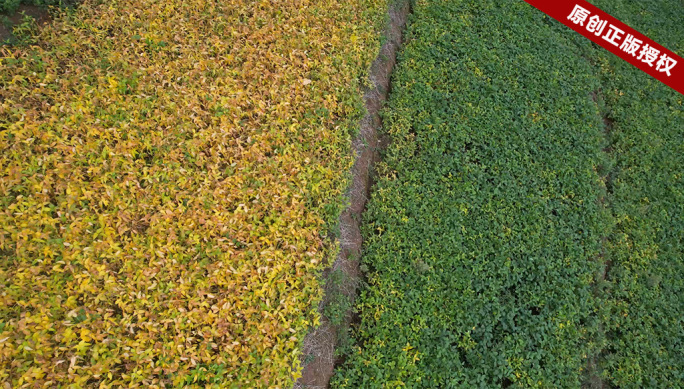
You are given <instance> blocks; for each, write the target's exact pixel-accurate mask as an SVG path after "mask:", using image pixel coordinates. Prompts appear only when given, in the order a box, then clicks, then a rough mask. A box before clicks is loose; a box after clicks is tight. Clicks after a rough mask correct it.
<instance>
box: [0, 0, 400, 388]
mask: <svg viewBox="0 0 684 389" xmlns="http://www.w3.org/2000/svg"><path fill="white" fill-rule="evenodd" d="M386 9H387V3H386V2H385V1H379V2H375V1H370V0H352V1H348V2H336V1H327V0H293V1H276V0H272V1H260V2H258V1H247V0H228V1H211V0H189V1H179V0H167V1H153V0H142V1H133V0H113V1H107V2H104V1H86V2H84V3H83V4H81V5H79V7H78V8H76V9H75V10H70V11H64V12H62V14H61V15H59V16H56V17H55V18H54V20H53V21H52V22H51V23H50V24H49V25H47V26H46V27H44V28H42V29H41V30H40V31H39V32H38V33H37V35H35V36H34V37H33V38H32V39H31V41H30V42H29V43H28V44H24V45H19V46H12V47H11V46H6V47H4V48H2V49H0V50H2V52H1V54H0V69H1V70H2V71H0V255H1V257H2V261H0V288H1V292H0V382H2V383H5V386H7V385H9V386H11V387H15V388H20V387H64V388H66V387H73V388H77V387H85V386H88V387H100V388H107V387H121V386H123V387H150V388H154V387H157V388H160V387H178V386H181V387H182V386H188V387H236V388H237V387H245V388H246V387H282V388H285V387H289V386H291V385H292V383H293V380H294V379H296V377H297V376H298V374H299V373H298V370H299V361H298V355H299V351H298V348H299V345H300V344H301V341H302V339H303V337H304V335H305V333H306V331H307V328H308V327H309V326H310V325H312V324H314V323H315V322H316V321H317V316H316V313H315V312H314V311H315V309H314V308H315V305H316V302H317V301H318V300H319V299H320V293H321V292H320V286H319V281H318V279H317V274H318V272H319V271H320V270H321V268H322V263H323V262H324V260H325V257H326V256H327V255H331V254H332V252H333V251H334V248H333V247H330V248H327V247H326V245H323V242H324V237H325V236H326V235H327V234H328V231H329V229H330V228H331V226H332V225H334V223H335V220H336V217H337V215H338V214H339V209H340V207H341V204H342V194H343V193H344V190H345V188H346V176H345V175H344V174H340V172H344V171H348V170H349V168H350V166H351V162H352V153H351V151H350V138H351V136H352V135H353V133H354V131H355V127H356V125H357V122H358V118H359V116H360V114H362V111H363V104H362V99H361V93H360V86H361V85H360V84H361V83H363V80H364V74H365V72H366V70H367V69H368V67H369V64H370V61H371V59H372V58H374V57H375V56H376V55H377V49H378V47H379V43H380V36H381V33H380V31H381V28H382V26H383V24H384V15H385V11H386Z"/></svg>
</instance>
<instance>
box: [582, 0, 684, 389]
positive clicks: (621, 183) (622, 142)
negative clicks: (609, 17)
mask: <svg viewBox="0 0 684 389" xmlns="http://www.w3.org/2000/svg"><path fill="white" fill-rule="evenodd" d="M596 5H597V6H599V7H602V8H603V9H605V10H607V11H609V12H610V13H611V14H613V15H614V16H616V17H617V18H619V19H620V20H623V21H624V22H626V23H627V24H629V25H631V26H633V27H635V28H636V29H637V30H639V31H640V32H643V33H644V34H646V35H647V36H649V37H651V38H652V39H654V40H655V41H656V42H658V43H660V44H662V45H664V46H665V47H667V48H668V49H671V50H673V51H675V52H677V53H678V54H679V55H680V56H681V55H683V54H684V20H683V19H682V14H681V13H680V12H673V10H675V9H681V6H682V4H681V2H678V1H674V0H666V1H646V2H643V1H628V0H602V1H597V2H596ZM594 56H595V60H596V62H597V63H600V64H601V66H599V67H598V68H599V69H600V74H601V76H602V91H603V92H602V93H603V95H604V99H605V116H606V117H607V119H608V123H609V135H608V138H609V140H610V150H611V155H612V163H611V165H612V166H613V168H612V169H611V171H612V173H611V177H610V181H609V183H610V191H611V196H610V204H611V211H612V217H613V219H614V229H613V231H612V233H611V234H610V235H608V237H609V239H608V241H607V247H606V254H607V255H606V260H607V261H608V265H609V266H608V271H607V274H606V281H607V282H605V283H604V284H605V290H604V292H603V293H604V294H605V296H606V306H605V308H606V310H605V312H604V317H603V322H604V326H603V327H604V331H605V335H606V341H607V344H606V346H605V350H604V351H603V354H602V361H601V362H602V363H601V364H602V366H601V367H602V369H603V374H602V376H603V377H604V379H605V380H606V381H607V382H609V383H611V384H612V385H613V386H614V387H620V388H678V387H681V386H682V385H683V383H684V319H683V318H684V104H683V101H684V96H682V95H681V94H678V93H677V92H675V91H674V90H672V89H670V88H668V87H667V86H665V85H664V84H662V83H661V82H659V81H657V80H655V79H653V78H651V77H648V76H647V75H645V74H643V72H641V71H640V70H638V69H636V68H634V67H632V66H630V65H629V64H627V63H626V62H624V61H622V60H621V59H619V58H617V57H615V56H612V55H610V54H607V53H605V52H603V51H596V53H595V54H594ZM677 66H681V65H677ZM680 71H681V68H680Z"/></svg>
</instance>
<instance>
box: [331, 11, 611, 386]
mask: <svg viewBox="0 0 684 389" xmlns="http://www.w3.org/2000/svg"><path fill="white" fill-rule="evenodd" d="M547 20H548V19H546V17H545V16H544V15H543V14H541V13H539V12H538V11H537V10H535V9H533V8H532V7H530V6H529V5H527V4H525V3H524V2H522V1H509V2H505V3H502V2H500V1H449V2H443V1H434V0H424V1H418V2H417V3H416V4H415V5H414V14H413V16H412V18H411V21H410V25H409V27H408V31H407V43H406V46H405V48H404V50H403V53H402V55H401V56H400V60H399V61H400V62H399V67H398V69H397V70H396V73H395V75H394V81H393V82H394V84H393V88H394V89H393V91H394V92H393V94H392V97H391V100H390V103H389V109H388V110H387V112H386V118H385V126H386V128H387V131H388V132H389V133H390V134H391V136H392V139H393V143H392V145H391V146H390V148H389V149H388V151H387V153H386V156H385V163H384V164H383V165H382V166H381V167H380V169H379V170H380V174H381V177H380V179H379V182H378V183H377V185H376V187H375V192H374V195H373V198H372V200H371V202H370V205H369V209H368V211H367V214H366V221H367V223H366V229H365V236H366V239H367V247H366V249H365V252H364V259H363V261H364V264H365V265H366V266H367V267H368V268H369V269H370V272H369V274H368V283H369V286H368V288H367V289H366V290H365V291H364V292H363V293H362V295H361V297H360V299H359V303H358V308H359V309H360V312H361V317H362V323H361V324H360V327H359V329H358V331H357V334H356V336H357V341H358V346H357V347H356V348H354V349H353V350H351V352H350V355H349V358H348V363H347V364H346V365H345V366H344V367H343V368H342V369H341V371H340V372H339V374H338V375H337V377H336V379H335V385H336V387H345V388H360V387H364V388H365V387H399V386H402V385H406V386H407V387H435V388H438V387H439V388H452V387H464V388H472V387H476V386H490V387H496V386H501V385H504V386H505V385H506V384H508V383H514V384H515V385H516V386H521V387H529V386H539V387H577V386H578V385H579V382H580V380H581V378H582V374H583V373H582V371H583V369H584V366H585V363H586V358H587V356H588V355H591V354H592V353H594V352H595V351H596V347H597V345H596V344H594V343H593V342H592V339H593V338H595V337H596V336H595V333H596V332H597V331H598V326H597V322H596V320H595V319H594V318H595V316H596V315H594V310H595V307H596V306H597V305H598V303H597V302H596V301H595V297H594V296H593V293H592V287H591V284H592V281H593V279H594V275H595V273H596V272H597V271H598V269H599V267H600V260H598V259H597V258H599V257H600V249H601V234H602V231H604V230H605V228H606V223H607V219H608V218H607V213H606V212H605V211H604V208H603V207H602V204H601V200H602V198H603V197H604V195H605V191H604V186H603V184H602V180H601V176H600V173H599V172H598V170H599V169H598V167H599V166H598V164H599V163H601V162H602V159H603V153H602V148H603V147H604V146H605V145H604V143H605V138H604V136H603V126H602V122H601V120H600V116H599V112H598V108H597V105H596V104H595V103H594V102H593V101H592V100H591V98H590V94H591V92H592V91H593V90H595V89H598V88H599V84H598V78H597V77H595V76H592V74H593V72H592V67H591V64H590V63H589V61H587V60H586V59H584V58H582V57H581V56H580V55H579V54H580V53H579V50H578V49H577V48H576V46H575V45H574V43H573V42H571V41H570V40H569V39H568V38H567V36H568V34H567V32H566V31H563V30H561V29H560V28H550V27H549V23H548V22H547ZM561 91H562V93H559V92H561Z"/></svg>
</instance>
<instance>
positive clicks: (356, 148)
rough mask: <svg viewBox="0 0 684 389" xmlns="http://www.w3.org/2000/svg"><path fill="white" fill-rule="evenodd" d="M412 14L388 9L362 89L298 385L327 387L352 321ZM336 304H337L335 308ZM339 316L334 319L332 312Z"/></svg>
mask: <svg viewBox="0 0 684 389" xmlns="http://www.w3.org/2000/svg"><path fill="white" fill-rule="evenodd" d="M409 13H410V1H407V0H399V1H395V2H392V3H391V4H390V5H389V7H388V11H387V16H388V21H387V26H386V27H385V30H384V31H383V38H384V40H383V42H384V43H383V45H382V47H381V48H380V51H379V53H378V56H377V57H376V58H375V60H374V61H373V63H372V64H371V67H370V71H369V75H368V77H369V80H370V86H369V87H367V88H366V90H365V91H364V97H363V99H364V106H365V109H366V113H365V115H364V116H363V118H362V119H361V121H360V125H359V127H360V129H359V133H358V135H357V136H356V137H355V139H354V140H353V141H352V150H353V153H354V165H353V167H352V170H351V180H350V184H349V189H348V193H347V196H346V198H347V199H348V203H347V205H346V208H345V209H344V210H343V211H342V213H341V214H340V218H339V253H338V255H337V257H336V259H335V261H334V263H333V264H332V265H331V266H330V267H329V268H328V269H326V271H325V272H324V281H325V287H324V296H323V299H322V300H321V303H320V304H319V306H318V311H319V313H320V314H321V321H320V325H319V326H318V327H317V328H315V329H314V330H312V331H311V332H309V334H307V336H306V337H305V338H304V341H303V347H302V356H301V361H302V366H303V370H302V376H301V378H300V379H298V380H297V382H296V383H295V388H301V389H304V388H308V389H314V388H327V387H328V384H329V382H330V378H331V377H332V375H333V373H334V368H335V366H336V365H337V362H339V361H338V358H337V357H336V355H335V348H336V346H337V345H338V344H339V339H340V336H341V335H342V334H343V333H345V332H346V330H347V329H348V327H349V325H350V323H351V322H352V320H353V312H352V308H353V300H354V299H355V297H356V293H357V289H358V286H359V283H360V280H361V277H362V272H361V270H360V269H359V258H360V256H361V246H362V241H363V238H362V236H361V230H360V224H361V214H362V213H363V211H364V209H365V207H366V202H367V201H368V198H369V195H370V188H371V186H372V184H373V179H372V171H373V167H374V166H375V164H376V163H377V162H378V161H379V160H380V152H381V151H382V150H383V149H384V148H386V147H387V145H388V143H389V138H388V137H384V136H382V135H380V134H379V131H378V130H379V129H380V128H381V127H382V118H381V117H380V111H381V109H382V107H383V104H384V102H385V100H386V99H387V95H388V93H389V90H390V77H391V74H392V69H393V68H394V65H395V64H396V57H397V51H398V50H399V48H400V46H401V43H402V32H403V29H404V26H405V25H406V21H407V18H408V15H409ZM333 304H337V306H335V307H333V306H332V305H333ZM330 308H332V310H334V311H335V313H336V315H335V316H336V317H337V316H339V320H335V319H334V318H333V319H332V320H331V318H330V316H331V315H330V314H329V313H330V312H327V313H328V314H326V309H330Z"/></svg>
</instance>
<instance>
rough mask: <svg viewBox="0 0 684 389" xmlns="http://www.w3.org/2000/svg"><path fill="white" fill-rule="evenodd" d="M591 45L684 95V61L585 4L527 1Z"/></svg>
mask: <svg viewBox="0 0 684 389" xmlns="http://www.w3.org/2000/svg"><path fill="white" fill-rule="evenodd" d="M525 1H527V2H528V3H530V4H531V5H533V6H535V7H536V8H538V9H539V10H540V11H542V12H544V13H546V14H548V15H549V16H551V17H552V18H554V19H556V20H558V21H559V22H561V23H563V24H565V25H566V26H568V27H570V28H572V29H573V30H575V31H577V32H579V33H580V34H582V35H584V36H585V37H587V38H589V39H590V40H591V41H592V42H594V43H596V44H598V45H599V46H601V47H603V48H604V49H606V50H608V51H610V52H611V53H613V54H615V55H617V56H618V57H620V58H622V59H624V60H625V61H627V62H629V63H631V64H632V65H634V66H636V67H637V68H639V69H641V70H643V71H644V72H646V73H648V74H650V75H651V76H653V77H654V78H656V79H658V80H660V81H661V82H663V83H664V84H665V85H667V86H669V87H671V88H672V89H674V90H676V91H677V92H679V93H681V94H684V60H682V58H681V57H679V56H678V55H676V54H675V53H673V52H672V51H670V50H668V49H666V48H665V47H663V46H661V45H659V44H658V43H656V42H654V41H653V40H651V39H649V38H648V37H647V36H645V35H643V34H641V33H639V32H638V31H637V30H635V29H633V28H631V27H629V26H628V25H626V24H624V23H622V22H621V21H619V20H617V19H615V18H614V17H612V16H610V15H609V14H608V13H606V12H604V11H602V10H601V9H599V8H597V7H595V6H594V5H591V4H589V3H588V2H586V1H584V0H525Z"/></svg>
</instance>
